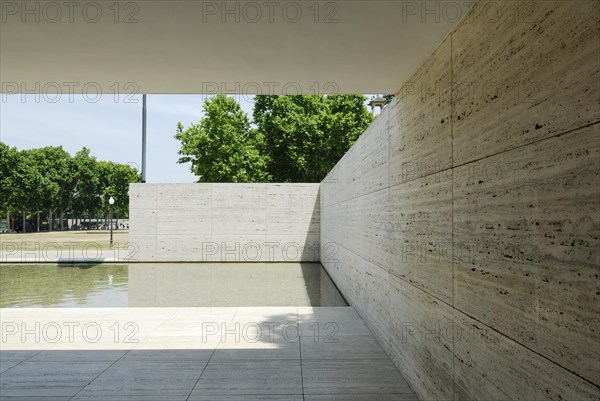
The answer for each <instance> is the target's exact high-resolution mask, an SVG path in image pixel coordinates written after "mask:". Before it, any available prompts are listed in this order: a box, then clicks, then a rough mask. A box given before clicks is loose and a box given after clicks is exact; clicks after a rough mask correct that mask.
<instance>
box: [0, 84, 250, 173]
mask: <svg viewBox="0 0 600 401" xmlns="http://www.w3.org/2000/svg"><path fill="white" fill-rule="evenodd" d="M0 96H1V99H0V141H1V142H4V143H6V144H8V145H9V146H11V147H17V148H18V149H31V148H38V147H44V146H60V145H62V146H63V148H64V149H65V150H67V151H68V152H69V153H70V154H71V155H74V154H75V152H77V151H78V150H80V149H81V148H82V147H84V146H85V147H88V148H90V149H91V152H92V155H93V156H96V157H97V158H98V159H99V160H110V161H114V162H117V163H130V164H132V165H133V166H134V167H136V168H138V169H140V167H141V154H142V153H141V152H142V140H141V131H142V128H141V127H142V122H141V121H142V117H141V116H142V96H141V95H139V96H133V97H130V98H128V97H125V96H118V97H114V96H113V95H108V94H105V95H103V96H101V97H99V99H93V98H85V97H83V96H81V95H72V96H70V97H69V96H68V95H65V96H60V97H58V98H52V97H50V96H40V95H21V94H3V95H0ZM205 98H206V96H203V95H148V96H147V157H146V161H147V166H146V181H147V182H154V183H188V182H195V181H196V178H195V176H194V175H193V174H192V173H191V172H190V169H189V166H190V165H189V164H178V163H177V160H178V158H179V155H178V154H177V152H178V150H179V149H180V143H179V141H178V140H176V139H175V138H174V135H175V132H176V127H177V123H178V122H181V123H182V124H183V125H184V127H187V126H189V125H190V124H191V123H197V122H198V121H199V120H200V119H201V118H202V104H203V101H204V99H205ZM236 100H237V101H238V102H239V103H240V105H241V106H242V109H243V110H244V111H245V112H246V114H247V115H248V116H249V117H250V118H252V108H253V99H252V97H251V96H237V97H236Z"/></svg>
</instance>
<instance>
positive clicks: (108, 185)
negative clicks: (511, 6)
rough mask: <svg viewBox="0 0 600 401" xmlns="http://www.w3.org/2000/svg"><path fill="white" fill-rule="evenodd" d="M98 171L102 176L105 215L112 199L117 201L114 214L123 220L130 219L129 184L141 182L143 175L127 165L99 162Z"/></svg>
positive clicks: (102, 198)
mask: <svg viewBox="0 0 600 401" xmlns="http://www.w3.org/2000/svg"><path fill="white" fill-rule="evenodd" d="M98 171H99V172H100V176H101V180H100V182H101V186H102V190H101V192H100V193H101V196H100V199H101V205H102V209H103V211H104V212H105V213H107V212H108V210H109V208H110V206H109V203H108V200H109V199H110V198H111V197H112V198H113V199H114V201H115V204H114V205H113V213H114V214H115V216H120V217H121V218H126V217H128V211H129V184H130V183H132V182H141V179H142V177H141V175H140V174H139V172H138V171H137V170H136V169H134V168H133V167H131V166H129V165H127V164H118V163H113V162H104V161H101V162H98Z"/></svg>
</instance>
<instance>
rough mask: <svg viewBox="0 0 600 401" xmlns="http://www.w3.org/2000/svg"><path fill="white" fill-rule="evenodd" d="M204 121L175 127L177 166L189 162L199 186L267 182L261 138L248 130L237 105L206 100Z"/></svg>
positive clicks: (218, 98)
mask: <svg viewBox="0 0 600 401" xmlns="http://www.w3.org/2000/svg"><path fill="white" fill-rule="evenodd" d="M203 111H204V118H202V120H200V122H199V123H198V124H193V125H192V126H191V127H189V128H187V129H184V127H183V125H182V124H181V123H179V124H178V125H177V134H176V135H175V138H177V139H179V140H180V141H181V150H180V151H179V154H180V155H181V156H182V157H181V158H180V159H179V163H188V162H191V163H192V165H191V170H192V172H193V173H194V174H195V175H196V176H198V181H199V182H263V181H268V180H269V179H270V177H269V175H268V173H267V171H266V167H267V164H266V160H265V158H264V157H263V156H262V154H261V149H262V148H263V147H264V141H263V138H262V136H261V135H260V134H259V133H258V132H256V130H253V129H251V128H250V121H249V120H248V117H247V116H246V114H245V113H244V112H243V110H242V109H241V107H240V105H239V104H238V103H237V102H236V101H235V100H234V99H232V98H227V97H225V96H223V95H219V96H216V97H214V98H208V99H206V100H205V102H204V106H203Z"/></svg>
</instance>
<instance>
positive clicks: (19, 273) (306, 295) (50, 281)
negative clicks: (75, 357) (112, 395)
mask: <svg viewBox="0 0 600 401" xmlns="http://www.w3.org/2000/svg"><path fill="white" fill-rule="evenodd" d="M119 306H121V307H123V306H134V307H163V306H346V302H345V301H344V299H343V298H342V296H341V295H340V293H339V292H338V291H337V288H336V287H335V285H334V284H333V282H332V281H331V279H330V278H329V276H328V275H327V273H326V272H325V270H324V269H323V267H322V266H321V265H320V264H318V263H174V264H170V263H148V264H146V263H140V264H131V265H129V267H128V266H127V265H125V264H122V265H104V264H102V265H96V266H89V265H88V266H73V265H67V266H56V265H0V307H119Z"/></svg>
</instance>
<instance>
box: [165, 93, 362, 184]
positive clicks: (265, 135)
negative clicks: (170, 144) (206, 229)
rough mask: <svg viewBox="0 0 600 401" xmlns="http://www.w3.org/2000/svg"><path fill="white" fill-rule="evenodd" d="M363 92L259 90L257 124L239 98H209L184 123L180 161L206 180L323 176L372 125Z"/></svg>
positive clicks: (295, 179)
mask: <svg viewBox="0 0 600 401" xmlns="http://www.w3.org/2000/svg"><path fill="white" fill-rule="evenodd" d="M365 100H366V99H365V97H364V96H362V95H328V96H318V95H313V96H256V97H255V105H254V111H253V124H251V123H250V121H249V119H248V117H247V116H246V115H245V113H244V112H243V111H242V109H241V107H240V106H239V104H238V103H237V102H236V101H235V100H234V99H233V98H227V97H225V96H223V95H219V96H216V97H214V98H210V99H207V100H206V101H205V103H204V108H203V110H204V117H203V118H202V119H201V120H200V122H199V123H198V124H194V125H192V126H190V127H189V128H187V129H184V127H183V125H182V124H181V123H179V124H178V126H177V134H176V135H175V137H176V138H177V139H179V140H180V141H181V150H180V154H181V155H182V156H183V157H181V158H180V159H179V162H180V163H188V162H190V163H192V165H191V170H192V172H193V173H194V174H195V175H197V176H198V177H199V181H201V182H271V181H273V182H320V181H321V180H322V179H323V178H324V177H325V176H326V175H327V173H328V172H329V171H330V170H331V169H332V168H333V167H334V166H335V164H336V163H337V162H338V160H339V159H340V158H341V157H342V156H343V155H344V153H346V152H347V151H348V149H349V148H350V147H351V146H352V144H354V142H355V141H356V140H357V139H358V137H359V136H360V135H361V134H362V133H363V132H364V131H365V130H366V129H367V127H368V126H369V124H370V123H371V121H372V120H373V115H372V114H371V113H369V112H368V110H367V109H366V107H365V105H364V103H365Z"/></svg>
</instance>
